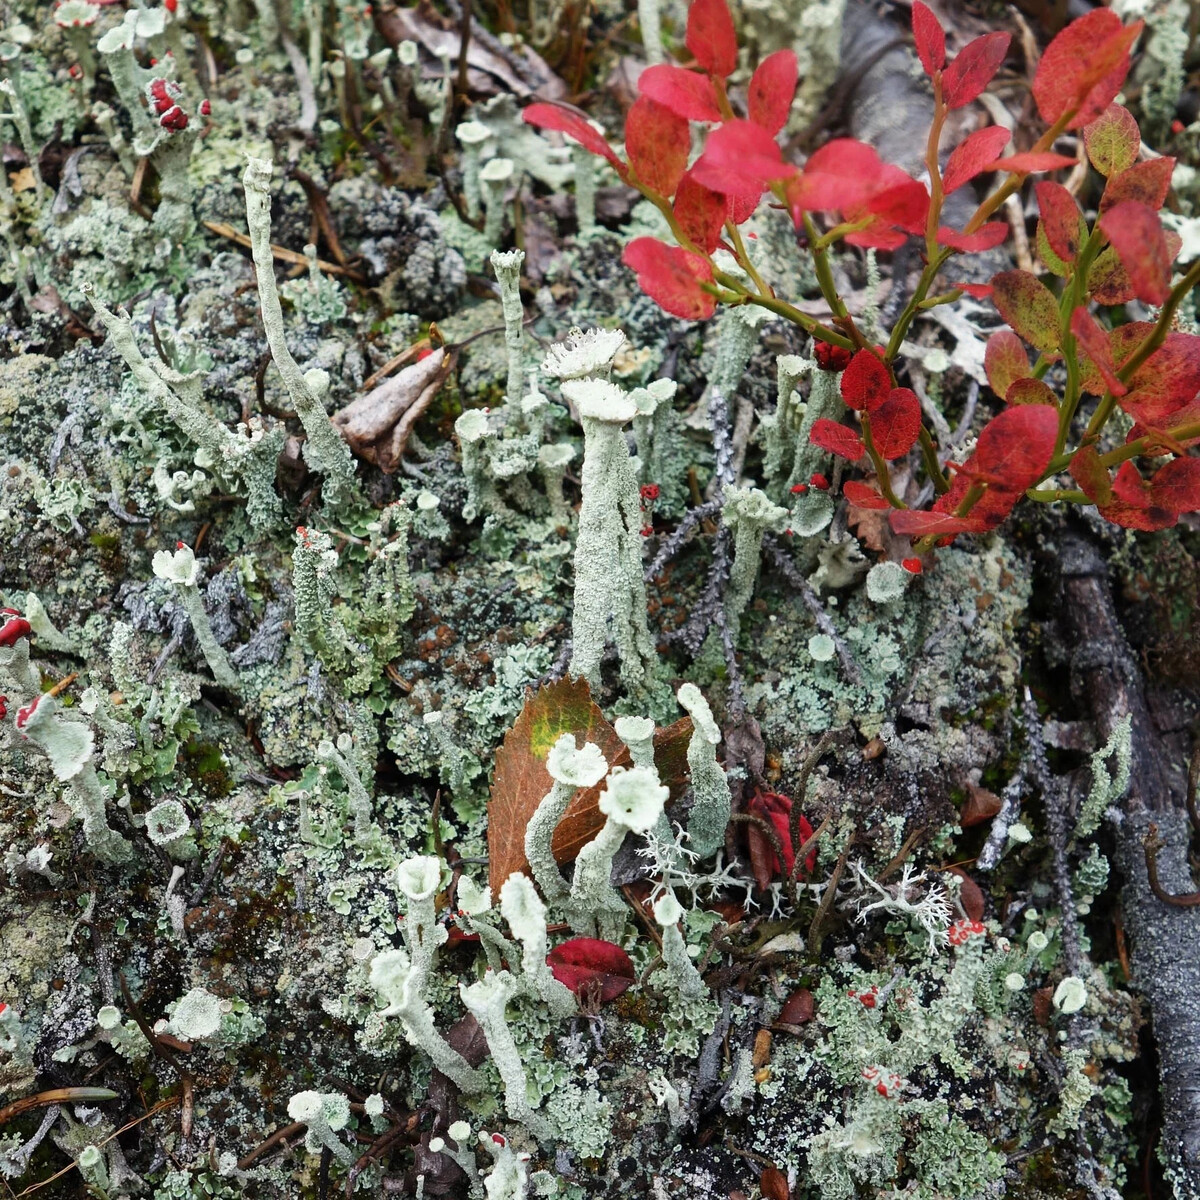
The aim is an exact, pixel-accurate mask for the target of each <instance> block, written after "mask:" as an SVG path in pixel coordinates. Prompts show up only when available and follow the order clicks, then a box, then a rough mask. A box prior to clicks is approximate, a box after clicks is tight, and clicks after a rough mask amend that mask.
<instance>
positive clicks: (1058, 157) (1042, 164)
mask: <svg viewBox="0 0 1200 1200" xmlns="http://www.w3.org/2000/svg"><path fill="white" fill-rule="evenodd" d="M1074 165H1075V160H1074V159H1073V158H1068V157H1067V156H1066V155H1065V154H1052V153H1051V152H1050V151H1039V152H1038V153H1036V154H1035V153H1034V152H1032V151H1030V152H1029V153H1027V154H1010V155H1009V156H1008V157H1007V158H998V159H996V161H995V162H993V163H988V165H987V166H986V167H984V170H985V171H1009V172H1011V173H1013V174H1016V175H1032V174H1034V173H1035V172H1037V171H1057V170H1059V169H1060V168H1061V167H1073V166H1074Z"/></svg>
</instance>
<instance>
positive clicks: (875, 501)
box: [842, 479, 892, 510]
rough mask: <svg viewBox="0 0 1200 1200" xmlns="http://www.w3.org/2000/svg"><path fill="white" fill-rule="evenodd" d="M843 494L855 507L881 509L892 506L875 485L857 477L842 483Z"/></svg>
mask: <svg viewBox="0 0 1200 1200" xmlns="http://www.w3.org/2000/svg"><path fill="white" fill-rule="evenodd" d="M842 494H843V495H844V496H845V497H846V499H847V500H849V501H850V503H851V504H853V505H854V507H855V508H871V509H876V510H881V509H885V508H891V507H892V506H891V505H890V504H889V503H888V502H887V501H886V500H885V499H884V498H883V497H882V496H881V495H880V494H879V493H878V492H877V491H876V490H875V489H874V488H873V487H869V486H868V485H867V484H865V483H859V482H858V480H856V479H848V480H846V482H845V483H843V484H842Z"/></svg>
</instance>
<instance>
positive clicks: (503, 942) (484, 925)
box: [458, 875, 517, 971]
mask: <svg viewBox="0 0 1200 1200" xmlns="http://www.w3.org/2000/svg"><path fill="white" fill-rule="evenodd" d="M491 911H493V910H492V889H491V888H490V887H486V886H485V887H483V888H480V887H478V886H477V885H476V883H475V881H474V880H473V879H471V877H470V876H469V875H463V876H461V877H460V878H459V881H458V924H459V927H460V928H461V929H464V930H465V931H466V932H467V933H471V934H476V935H478V937H479V941H480V944H481V945H482V946H483V952H484V954H486V955H487V960H488V966H489V967H491V968H492V970H493V971H502V970H503V969H504V964H505V963H506V962H513V961H515V960H516V956H517V947H516V946H515V945H513V943H512V942H510V941H509V940H508V938H506V937H505V936H504V934H502V933H501V932H500V931H499V930H498V929H497V928H496V927H495V926H494V925H491V924H489V923H488V921H487V920H486V919H484V918H485V914H487V913H489V912H491Z"/></svg>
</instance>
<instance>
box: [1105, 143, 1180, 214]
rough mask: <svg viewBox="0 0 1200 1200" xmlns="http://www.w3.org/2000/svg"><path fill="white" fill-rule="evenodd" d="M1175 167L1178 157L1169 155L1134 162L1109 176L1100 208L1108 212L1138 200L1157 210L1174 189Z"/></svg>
mask: <svg viewBox="0 0 1200 1200" xmlns="http://www.w3.org/2000/svg"><path fill="white" fill-rule="evenodd" d="M1174 170H1175V160H1174V159H1173V158H1170V157H1169V156H1166V155H1164V156H1163V157H1162V158H1152V159H1149V160H1148V161H1147V162H1143V163H1134V165H1133V166H1132V167H1129V168H1127V169H1126V170H1124V171H1120V172H1119V173H1118V174H1116V175H1113V176H1112V177H1111V178H1110V179H1109V181H1108V183H1107V184H1106V185H1105V187H1104V195H1102V196H1101V197H1100V211H1101V212H1102V213H1105V212H1107V211H1108V210H1109V209H1110V208H1115V207H1116V206H1117V205H1118V204H1121V203H1123V202H1124V201H1126V200H1136V201H1137V202H1138V203H1139V204H1144V205H1145V206H1146V207H1147V208H1151V209H1153V210H1154V211H1155V212H1158V210H1159V209H1160V208H1162V206H1163V204H1164V203H1165V202H1166V199H1167V193H1168V192H1169V191H1170V190H1171V174H1172V172H1173V171H1174Z"/></svg>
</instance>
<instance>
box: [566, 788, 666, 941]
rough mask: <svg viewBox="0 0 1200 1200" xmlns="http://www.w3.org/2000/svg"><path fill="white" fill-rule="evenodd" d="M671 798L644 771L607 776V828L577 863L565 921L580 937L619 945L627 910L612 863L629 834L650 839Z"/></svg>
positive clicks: (604, 811) (603, 799)
mask: <svg viewBox="0 0 1200 1200" xmlns="http://www.w3.org/2000/svg"><path fill="white" fill-rule="evenodd" d="M669 795H670V793H669V791H668V789H667V788H666V787H664V786H663V785H662V784H661V783H659V781H658V773H657V772H655V771H649V770H647V769H646V768H645V767H630V768H628V769H625V768H622V767H614V768H613V769H612V771H611V772H609V776H608V781H607V782H606V784H605V787H604V791H602V792H601V793H600V799H599V807H600V812H601V813H602V814H603V815H604V817H605V818H606V820H605V822H604V826H603V828H601V830H600V832H599V833H598V834H596V836H595V837H594V838H593V839H592V840H591V841H590V842H588V844H587V845H586V846H584V847H583V849H582V850H580V852H579V855H578V856H577V858H576V859H575V877H574V879H573V880H572V881H571V900H570V903H569V905H568V906H567V919H568V920H569V921H570V922H571V926H572V928H574V929H575V931H576V932H577V933H579V934H581V935H582V936H584V937H597V936H598V937H602V938H605V939H607V940H608V941H616V940H618V939H619V937H620V936H621V930H622V929H623V928H624V925H625V919H626V915H627V909H626V906H625V901H624V900H623V899H622V898H621V896H620V894H619V893H618V892H617V890H616V888H614V887H613V885H612V879H611V876H612V864H613V858H614V857H615V855H616V853H617V851H618V850H619V849H620V848H621V843H622V842H623V841H624V840H625V835H626V834H627V833H646V832H647V831H649V830H651V829H653V828H654V827H655V825H657V824H658V820H659V818H660V817H661V816H662V814H663V807H664V806H665V805H666V802H667V797H668V796H669ZM597 931H598V932H597Z"/></svg>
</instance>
